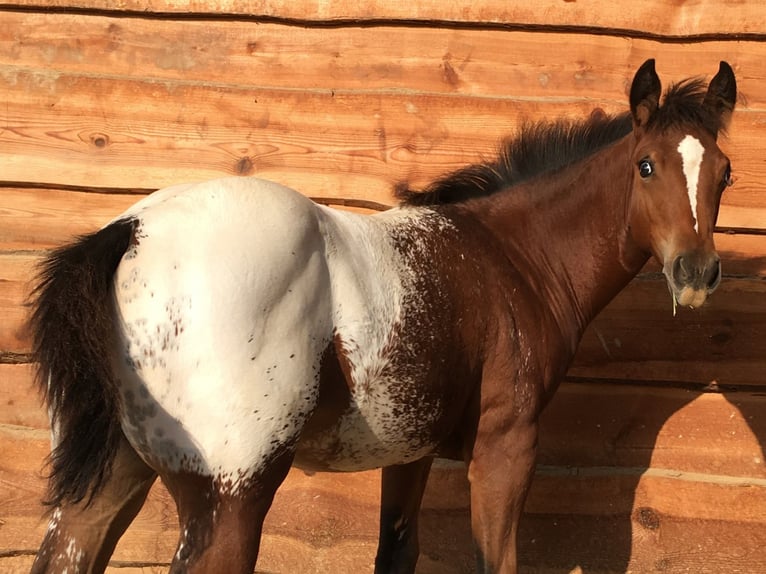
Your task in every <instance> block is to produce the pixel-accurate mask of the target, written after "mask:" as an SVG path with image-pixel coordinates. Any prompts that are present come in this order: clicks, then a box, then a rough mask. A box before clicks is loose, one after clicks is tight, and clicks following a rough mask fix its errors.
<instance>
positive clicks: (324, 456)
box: [295, 400, 439, 472]
mask: <svg viewBox="0 0 766 574" xmlns="http://www.w3.org/2000/svg"><path fill="white" fill-rule="evenodd" d="M415 404H416V403H410V404H409V405H407V404H404V403H396V402H395V401H388V400H380V401H375V402H374V403H373V404H369V403H368V404H366V405H362V406H360V405H359V404H356V403H352V404H351V406H350V407H349V408H348V409H347V410H346V411H345V412H344V414H343V415H341V417H340V418H339V419H338V420H337V422H336V423H335V424H333V425H330V426H329V427H327V428H324V429H322V430H318V431H312V432H308V433H305V434H304V435H303V436H302V437H301V439H300V442H299V444H298V448H297V451H296V457H295V465H296V466H298V467H300V468H303V469H305V470H316V471H344V472H345V471H360V470H369V469H373V468H380V467H384V466H389V465H392V464H404V463H407V462H412V461H414V460H417V459H419V458H422V457H424V456H426V455H428V454H431V453H433V452H434V450H435V448H436V446H437V438H436V433H435V429H436V428H437V426H438V419H439V416H438V411H431V412H427V411H423V410H421V409H419V408H417V407H416V406H414V405H415Z"/></svg>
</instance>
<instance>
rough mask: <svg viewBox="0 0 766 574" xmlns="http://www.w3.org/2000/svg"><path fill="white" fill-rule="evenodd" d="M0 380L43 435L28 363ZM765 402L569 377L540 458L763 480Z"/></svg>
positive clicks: (8, 405)
mask: <svg viewBox="0 0 766 574" xmlns="http://www.w3.org/2000/svg"><path fill="white" fill-rule="evenodd" d="M0 381H3V383H2V384H0V425H5V426H8V427H20V428H21V427H23V428H25V429H28V430H30V431H31V430H34V431H41V432H43V433H44V435H45V433H47V432H48V428H49V425H48V417H47V414H46V412H45V409H44V408H43V407H42V405H41V402H40V399H39V397H38V395H37V393H36V391H35V390H34V388H33V385H32V368H31V366H29V365H0ZM764 409H766V398H764V397H763V396H762V394H761V393H758V392H749V391H747V390H742V391H730V392H725V393H723V392H702V391H699V390H688V389H679V388H668V387H665V386H646V385H640V384H631V385H626V384H620V383H603V382H601V383H600V382H586V383H581V382H578V383H571V382H569V383H564V384H563V385H562V387H561V389H559V391H558V393H557V394H556V396H555V398H554V400H553V402H552V403H551V405H550V406H549V407H548V409H547V410H546V411H545V413H544V414H543V418H542V431H541V440H540V456H539V463H540V464H541V465H543V466H544V467H548V468H551V469H554V470H555V472H560V469H562V468H571V469H577V468H603V469H607V470H606V471H605V472H607V473H608V472H609V470H608V469H615V468H623V469H625V472H637V470H636V469H654V470H658V469H661V470H662V471H663V472H664V471H665V470H668V471H672V472H674V473H678V476H676V478H679V477H680V476H681V475H683V476H684V477H685V478H686V479H689V477H691V478H692V479H694V480H698V479H699V478H696V479H695V478H694V476H695V475H699V474H704V475H707V477H708V480H710V481H712V482H720V483H725V484H735V483H737V484H739V483H741V482H743V481H740V480H739V479H756V481H766V463H765V462H764V461H765V460H766V458H765V457H764V455H763V447H764V445H766V420H764V419H763V417H762V416H760V414H761V413H762V412H763V411H764ZM45 436H47V435H45ZM556 469H558V470H556ZM564 474H566V473H564ZM744 482H746V480H745V481H744ZM764 484H766V483H764ZM453 502H454V501H446V502H443V504H447V505H449V504H452V503H453ZM431 504H436V505H438V504H439V501H438V500H434V501H432V503H431ZM465 504H466V505H467V501H465Z"/></svg>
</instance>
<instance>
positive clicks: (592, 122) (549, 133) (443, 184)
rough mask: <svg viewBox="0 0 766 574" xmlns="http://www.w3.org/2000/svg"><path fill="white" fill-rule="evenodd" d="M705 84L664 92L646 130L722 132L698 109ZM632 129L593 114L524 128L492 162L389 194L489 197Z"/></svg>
mask: <svg viewBox="0 0 766 574" xmlns="http://www.w3.org/2000/svg"><path fill="white" fill-rule="evenodd" d="M705 93H706V84H705V82H704V81H703V80H702V79H698V78H693V79H688V80H684V81H682V82H679V83H677V84H674V85H672V86H670V88H669V89H668V90H667V92H666V93H665V97H664V99H663V103H662V106H661V107H660V108H659V110H658V112H657V113H656V114H655V115H654V116H653V118H652V122H651V123H650V124H649V125H648V126H647V128H648V129H659V130H663V131H664V130H667V129H669V128H671V127H678V126H687V125H691V126H696V127H699V126H703V127H704V128H705V129H707V130H708V131H710V132H711V133H716V132H717V131H718V130H719V129H720V128H722V126H721V125H720V124H719V119H718V116H717V115H716V114H714V113H711V112H710V111H709V109H708V108H707V107H706V106H704V105H703V101H704V97H705ZM632 129H633V123H632V118H631V115H630V114H629V113H624V114H621V115H618V116H607V115H606V114H604V113H603V112H601V111H600V110H596V111H594V113H592V114H591V115H590V117H588V118H587V119H585V120H580V121H572V120H567V119H560V120H557V121H554V122H544V121H543V122H536V123H527V124H525V125H523V126H522V128H521V130H520V132H519V134H518V135H517V136H516V137H514V138H509V139H506V140H505V141H504V142H503V143H502V145H501V147H500V150H499V153H498V156H497V158H496V159H495V160H493V161H488V162H483V163H476V164H473V165H469V166H467V167H464V168H462V169H459V170H457V171H455V172H453V173H450V174H447V175H445V176H444V177H442V178H440V179H438V180H436V181H434V182H433V183H431V184H430V185H428V186H427V187H426V188H425V189H424V190H422V191H413V190H411V189H409V188H408V187H407V185H406V184H403V185H400V186H398V187H397V189H396V190H395V194H396V197H397V198H398V199H399V200H400V202H401V203H402V204H404V205H437V204H445V203H456V202H459V201H463V200H466V199H470V198H472V197H482V196H487V195H491V194H493V193H496V192H498V191H500V190H501V189H504V188H507V187H511V186H514V185H517V184H519V183H521V182H524V181H527V180H529V179H532V178H534V177H537V176H540V175H543V174H546V173H553V172H555V171H557V170H559V169H561V168H563V167H566V166H568V165H571V164H573V163H576V162H578V161H580V160H582V159H584V158H586V157H588V156H589V155H591V154H593V153H595V152H596V151H598V150H599V149H601V148H603V147H605V146H607V145H609V144H611V143H614V142H615V141H617V140H618V139H620V138H622V137H623V136H625V135H627V134H628V133H630V131H631V130H632Z"/></svg>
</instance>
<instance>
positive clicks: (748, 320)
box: [0, 236, 766, 385]
mask: <svg viewBox="0 0 766 574" xmlns="http://www.w3.org/2000/svg"><path fill="white" fill-rule="evenodd" d="M720 239H722V240H723V241H721V243H722V244H724V243H726V241H728V240H729V239H733V237H732V236H721V237H720ZM753 241H754V243H755V244H756V245H762V244H763V243H764V238H763V237H758V236H755V238H754V240H753ZM758 249H762V247H758ZM722 253H724V252H723V251H722ZM36 258H37V255H35V254H33V253H29V254H20V255H1V254H0V262H2V265H0V274H2V275H3V276H0V312H1V313H2V314H3V316H4V318H5V320H4V321H3V322H2V323H0V351H3V352H11V353H28V352H29V341H28V337H27V334H26V332H25V322H26V319H27V309H26V307H24V301H25V300H26V298H27V295H28V292H29V288H30V287H29V282H30V280H31V278H32V274H33V265H34V262H35V261H36ZM751 259H752V265H751V264H750V262H751ZM735 261H736V260H731V265H728V262H727V259H726V257H725V256H724V262H725V263H724V265H725V268H732V269H734V270H736V269H737V268H738V265H739V269H740V270H745V269H749V270H750V272H752V271H753V270H760V271H758V272H759V273H762V269H761V268H762V266H763V265H764V258H763V257H762V256H755V255H752V258H751V257H747V258H745V259H743V260H742V261H743V262H742V263H739V264H737V263H735ZM649 277H652V276H649ZM765 293H766V281H764V280H763V278H762V276H760V275H756V276H750V278H736V277H726V278H725V279H724V281H723V282H722V283H721V286H720V287H719V288H718V290H717V291H716V293H714V294H713V296H712V297H711V298H710V300H709V302H708V303H707V304H706V305H705V306H704V307H703V308H702V309H697V310H694V311H690V310H686V309H679V310H678V314H677V316H676V317H674V316H673V313H672V304H671V300H670V297H669V295H668V293H667V287H666V286H665V282H664V279H661V278H656V279H653V278H646V277H645V278H643V279H641V278H639V279H637V280H635V281H633V282H632V283H631V284H630V285H629V286H628V287H627V288H626V289H625V290H624V291H623V292H622V293H621V294H619V295H618V296H617V297H616V298H615V300H614V301H612V303H611V304H610V305H609V306H608V307H607V308H606V309H605V310H604V311H603V312H602V313H601V314H600V315H599V316H598V317H597V318H596V319H595V320H594V321H593V323H592V324H591V325H590V327H589V328H588V330H587V331H586V333H585V335H584V337H583V341H582V343H581V345H580V348H579V350H578V354H577V356H576V358H575V362H574V365H573V367H572V369H571V370H570V374H571V375H573V376H577V377H596V378H606V379H629V380H643V381H678V382H693V383H703V384H707V383H709V382H711V381H717V382H718V383H719V384H721V385H740V384H741V385H763V384H764V382H766V381H764V377H763V341H764V334H765V333H766V315H765V314H764V309H763V305H762V304H761V301H762V300H763V297H764V296H765Z"/></svg>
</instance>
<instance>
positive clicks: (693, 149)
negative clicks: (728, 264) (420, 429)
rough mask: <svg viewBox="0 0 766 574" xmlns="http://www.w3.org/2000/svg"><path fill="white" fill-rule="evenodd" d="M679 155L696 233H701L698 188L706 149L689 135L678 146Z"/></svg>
mask: <svg viewBox="0 0 766 574" xmlns="http://www.w3.org/2000/svg"><path fill="white" fill-rule="evenodd" d="M678 153H680V154H681V161H682V162H683V170H684V176H685V177H686V191H687V192H688V194H689V206H690V207H691V210H692V217H693V218H694V231H696V232H698V233H699V217H697V186H698V184H699V177H700V166H701V165H702V156H703V155H704V153H705V148H704V147H702V144H701V143H700V141H699V140H698V139H697V138H695V137H693V136H690V135H687V136H686V137H685V138H684V139H682V140H681V143H680V144H678Z"/></svg>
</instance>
